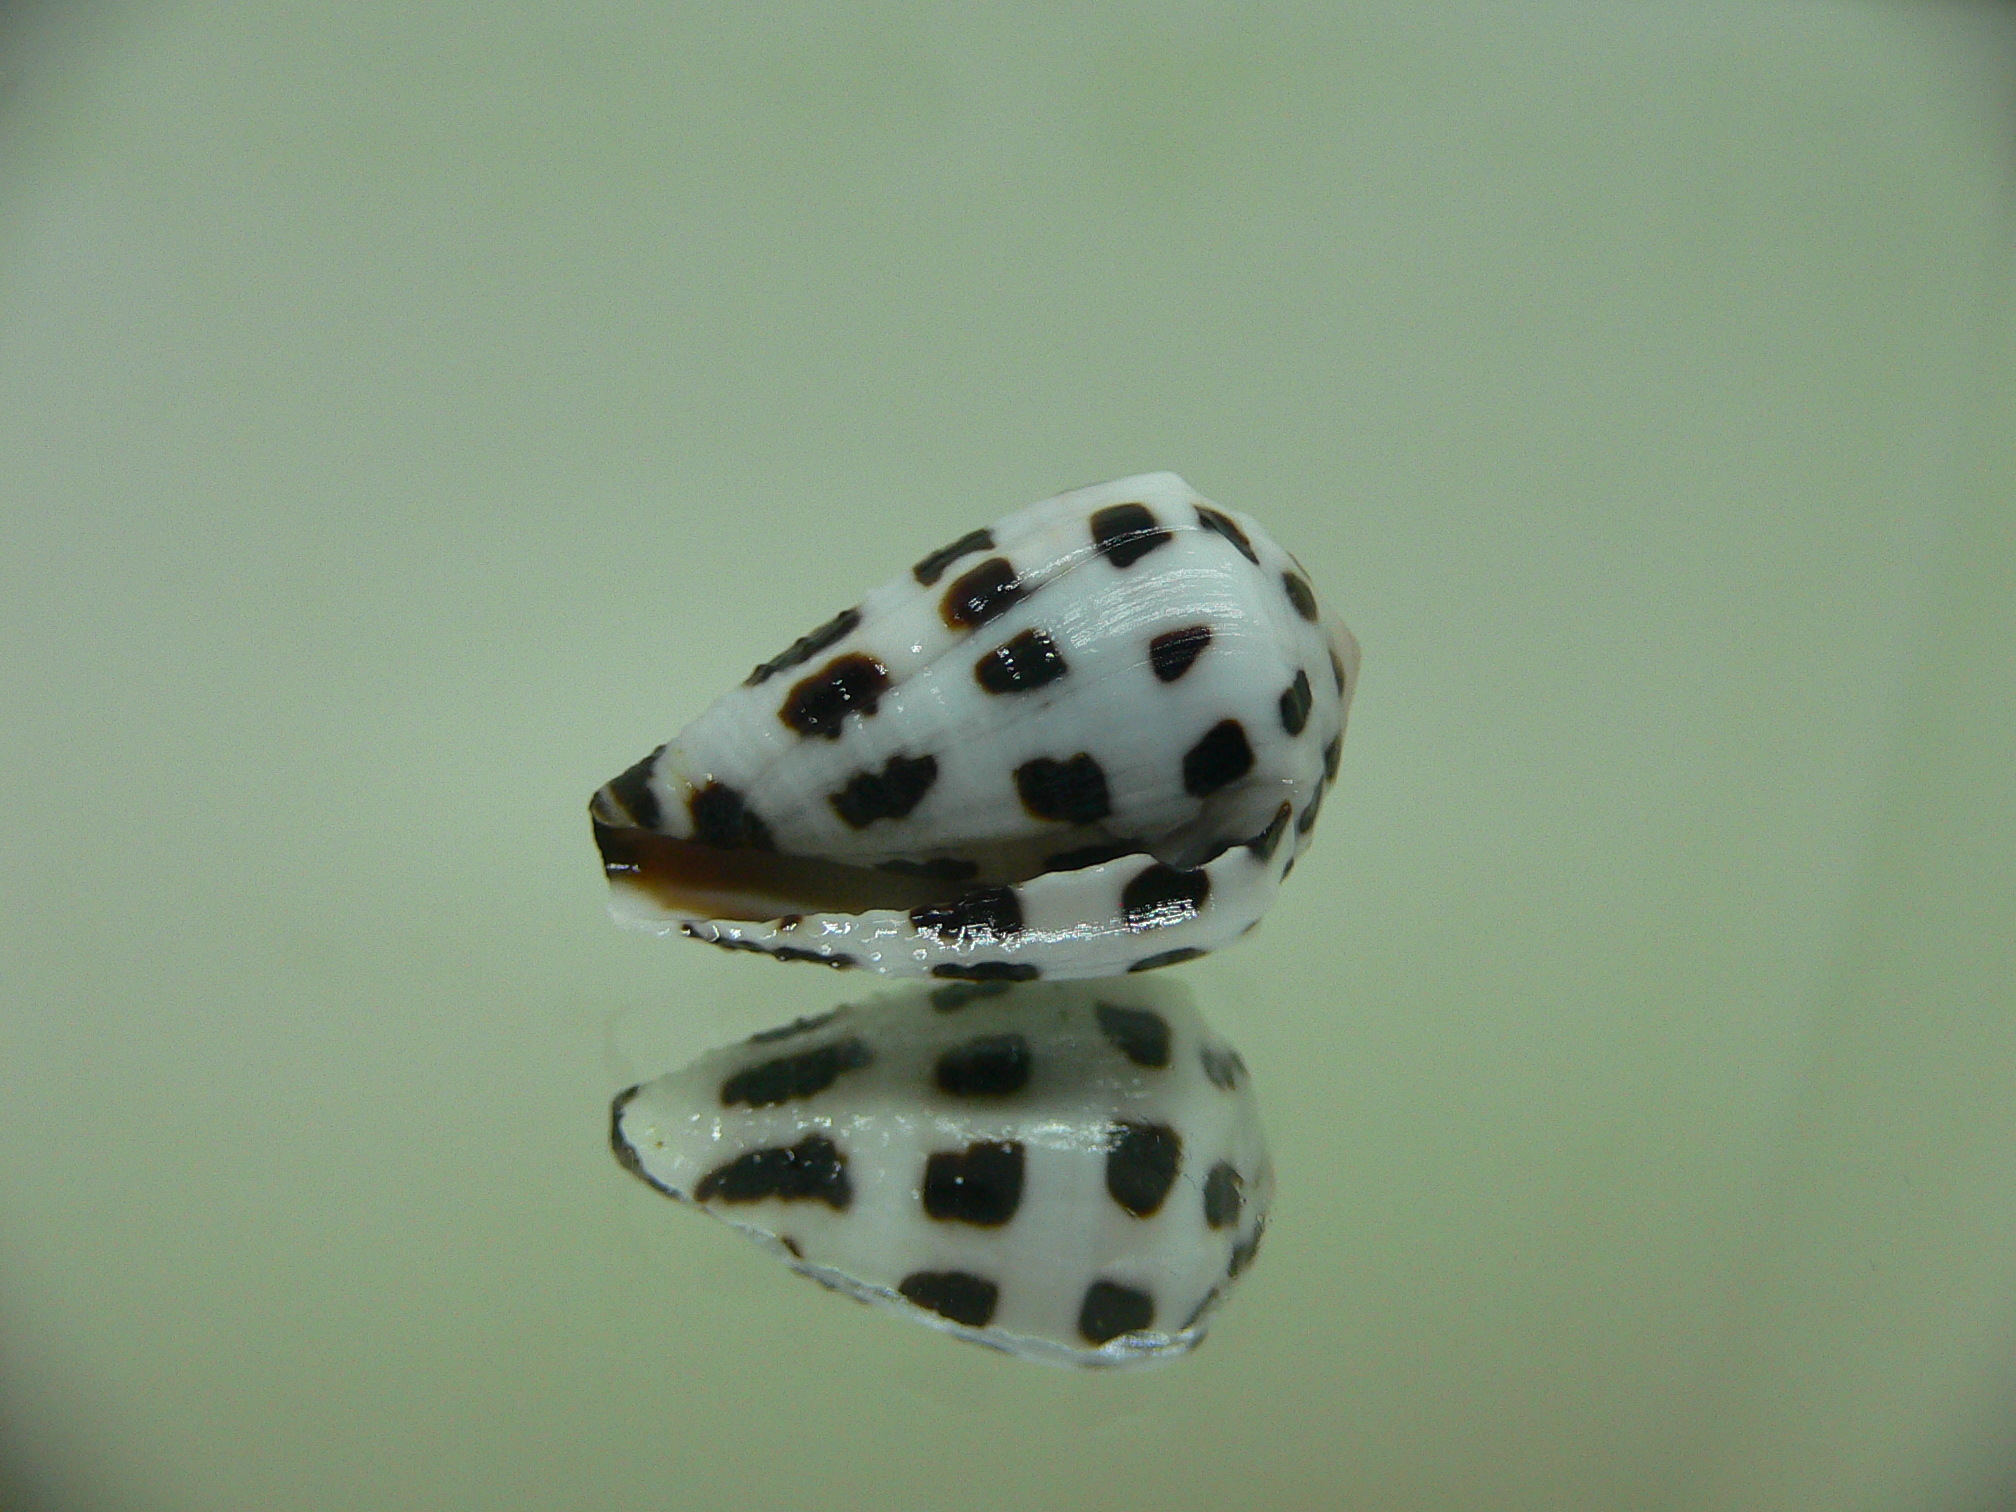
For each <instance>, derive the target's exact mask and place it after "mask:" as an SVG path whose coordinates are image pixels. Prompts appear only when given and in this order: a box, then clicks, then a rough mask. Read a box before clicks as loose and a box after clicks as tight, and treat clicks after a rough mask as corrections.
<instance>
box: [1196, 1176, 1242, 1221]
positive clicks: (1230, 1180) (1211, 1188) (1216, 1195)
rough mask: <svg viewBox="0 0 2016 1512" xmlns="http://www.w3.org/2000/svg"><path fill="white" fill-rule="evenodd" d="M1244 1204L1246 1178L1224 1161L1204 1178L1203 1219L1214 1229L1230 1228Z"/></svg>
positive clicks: (1237, 1218) (1237, 1219)
mask: <svg viewBox="0 0 2016 1512" xmlns="http://www.w3.org/2000/svg"><path fill="white" fill-rule="evenodd" d="M1245 1205H1246V1179H1245V1178H1244V1177H1243V1176H1241V1175H1240V1174H1239V1173H1238V1172H1237V1171H1235V1170H1233V1169H1232V1167H1231V1166H1229V1165H1227V1164H1226V1163H1225V1162H1224V1161H1222V1160H1221V1161H1219V1162H1218V1164H1216V1165H1214V1166H1213V1167H1211V1174H1210V1175H1209V1176H1206V1177H1205V1178H1204V1221H1205V1222H1206V1223H1207V1224H1209V1225H1210V1226H1211V1227H1212V1228H1214V1229H1220V1228H1230V1227H1231V1226H1232V1225H1233V1224H1235V1223H1237V1222H1238V1221H1239V1210H1240V1209H1241V1208H1243V1207H1244V1206H1245Z"/></svg>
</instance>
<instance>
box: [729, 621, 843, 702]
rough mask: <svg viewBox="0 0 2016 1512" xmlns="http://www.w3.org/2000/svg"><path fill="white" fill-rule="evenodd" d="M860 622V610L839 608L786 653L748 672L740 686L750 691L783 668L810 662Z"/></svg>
mask: <svg viewBox="0 0 2016 1512" xmlns="http://www.w3.org/2000/svg"><path fill="white" fill-rule="evenodd" d="M860 623H861V611H860V610H859V609H842V610H841V611H840V612H839V613H838V614H836V615H834V616H833V618H831V619H830V620H828V621H826V623H825V624H823V625H821V626H820V627H819V628H818V629H817V630H814V631H811V632H810V633H808V634H805V635H801V636H799V637H798V639H796V640H795V641H793V642H792V643H791V645H790V648H789V649H788V650H785V651H782V652H779V653H778V654H777V655H776V656H773V657H771V658H770V660H768V661H767V662H764V663H763V664H762V665H761V666H760V667H758V668H757V669H756V670H755V671H754V672H751V673H750V674H749V676H748V677H747V678H745V679H744V680H743V683H742V686H743V687H745V688H753V687H755V686H756V685H757V684H758V683H761V682H767V681H769V679H770V678H772V677H774V676H776V675H777V674H778V673H779V672H782V671H783V670H784V669H785V668H786V667H795V666H797V665H798V664H799V663H801V662H808V661H810V660H812V658H813V657H815V656H817V655H818V654H819V653H820V652H821V651H824V650H825V649H826V648H827V647H828V646H832V645H836V644H838V643H839V642H840V641H842V640H844V639H846V637H848V636H849V635H851V634H853V633H854V628H855V626H857V625H859V624H860Z"/></svg>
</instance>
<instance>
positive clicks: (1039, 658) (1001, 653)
mask: <svg viewBox="0 0 2016 1512" xmlns="http://www.w3.org/2000/svg"><path fill="white" fill-rule="evenodd" d="M1070 670H1071V669H1070V668H1069V667H1068V666H1066V665H1065V664H1064V658H1063V656H1061V655H1060V654H1059V653H1058V650H1057V647H1056V644H1055V643H1054V642H1053V641H1052V640H1051V639H1050V637H1049V636H1047V635H1045V634H1044V633H1043V632H1042V631H1041V630H1024V631H1023V632H1022V633H1021V634H1020V635H1018V636H1016V637H1014V638H1013V639H1012V640H1010V641H1008V642H1006V643H1005V644H1003V645H999V646H996V647H995V648H994V649H993V650H992V651H989V652H988V653H987V654H986V655H985V656H983V657H981V658H980V660H978V661H977V662H975V663H974V664H973V678H974V681H976V682H978V683H979V684H980V686H981V687H983V688H985V689H986V690H987V691H988V692H989V693H1033V692H1035V690H1036V689H1038V688H1040V687H1043V686H1044V685H1045V684H1047V683H1053V682H1055V681H1056V680H1057V679H1058V678H1060V677H1062V676H1063V675H1064V674H1065V673H1067V672H1069V671H1070Z"/></svg>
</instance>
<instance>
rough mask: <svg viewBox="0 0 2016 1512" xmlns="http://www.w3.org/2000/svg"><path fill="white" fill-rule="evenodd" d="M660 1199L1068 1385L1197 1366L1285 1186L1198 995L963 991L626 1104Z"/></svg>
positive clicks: (712, 1062)
mask: <svg viewBox="0 0 2016 1512" xmlns="http://www.w3.org/2000/svg"><path fill="white" fill-rule="evenodd" d="M610 1137H611V1144H612V1146H613V1148H614V1150H615V1153H616V1157H617V1159H618V1160H619V1161H620V1162H621V1163H622V1164H623V1165H624V1167H625V1168H626V1169H628V1170H629V1171H631V1172H632V1173H633V1174H634V1175H636V1176H638V1177H639V1178H640V1179H641V1180H643V1181H644V1182H645V1183H646V1184H648V1185H649V1186H651V1187H653V1188H655V1189H656V1190H657V1191H659V1192H661V1193H663V1194H665V1195H666V1196H669V1197H672V1198H674V1199H676V1200H677V1201H679V1202H682V1203H688V1204H691V1205H694V1206H697V1207H699V1208H701V1209H702V1210H703V1211H705V1212H707V1213H710V1214H712V1215H713V1216H715V1217H717V1218H720V1219H722V1220H724V1221H725V1222H728V1223H730V1224H732V1225H733V1226H734V1227H736V1228H737V1229H739V1230H741V1231H742V1232H743V1233H745V1234H747V1235H748V1236H749V1237H751V1238H753V1239H755V1240H756V1241H757V1242H758V1243H759V1244H761V1245H762V1246H763V1247H764V1248H766V1249H768V1250H770V1251H771V1252H773V1253H774V1254H776V1255H778V1256H779V1257H780V1258H782V1259H784V1260H785V1261H786V1262H787V1263H788V1264H789V1265H790V1267H791V1268H792V1269H793V1270H795V1271H797V1272H798V1273H799V1274H801V1275H804V1276H807V1277H809V1278H810V1279H812V1280H815V1281H818V1282H819V1283H820V1284H822V1285H824V1286H826V1287H829V1288H831V1289H833V1290H836V1291H841V1292H845V1293H847V1294H849V1295H851V1296H854V1297H856V1298H859V1299H860V1300H863V1301H866V1302H872V1303H876V1304H878V1305H881V1306H884V1307H888V1308H891V1309H893V1310H894V1311H896V1312H897V1313H899V1314H900V1315H902V1316H904V1317H907V1318H910V1319H912V1320H914V1321H917V1322H921V1323H926V1324H929V1325H931V1326H933V1327H935V1328H940V1329H943V1330H945V1331H946V1332H949V1333H952V1334H955V1335H957V1336H959V1337H961V1338H964V1339H968V1340H971V1341H973V1342H976V1343H981V1344H986V1345H990V1346H992V1347H994V1348H997V1349H1002V1350H1006V1351H1008V1352H1010V1353H1013V1354H1017V1355H1021V1356H1024V1357H1025V1358H1030V1359H1036V1360H1043V1361H1047V1362H1050V1363H1055V1364H1067V1365H1092V1366H1101V1365H1129V1364H1138V1363H1145V1362H1150V1361H1155V1360H1161V1359H1167V1358H1169V1357H1171V1356H1175V1355H1180V1354H1183V1353H1186V1352H1187V1351H1189V1350H1190V1349H1193V1348H1194V1347H1196V1345H1197V1343H1198V1342H1199V1341H1200V1340H1201V1339H1202V1338H1203V1336H1204V1330H1205V1328H1206V1326H1207V1324H1208V1322H1209V1321H1210V1318H1211V1316H1212V1314H1213V1312H1214V1311H1215V1310H1216V1309H1217V1307H1218V1306H1219V1304H1220V1303H1221V1302H1223V1301H1224V1300H1225V1298H1226V1296H1227V1295H1228V1294H1229V1292H1230V1289H1231V1287H1232V1284H1233V1282H1234V1280H1235V1278H1237V1277H1238V1276H1239V1275H1241V1274H1242V1273H1243V1272H1244V1271H1245V1270H1246V1268H1247V1266H1248V1265H1249V1264H1250V1263H1251V1262H1252V1260H1253V1258H1254V1255H1255V1253H1256V1252H1257V1250H1258V1248H1259V1244H1260V1236H1261V1233H1262V1230H1263V1229H1264V1228H1265V1225H1266V1221H1267V1208H1268V1204H1269V1201H1270V1200H1271V1197H1272V1193H1273V1186H1274V1173H1273V1167H1272V1164H1271V1162H1270V1161H1269V1159H1268V1155H1267V1148H1266V1142H1265V1140H1264V1138H1263V1136H1262V1133H1261V1128H1260V1119H1259V1112H1258V1108H1257V1105H1256V1103H1255V1100H1254V1096H1253V1089H1252V1083H1251V1077H1250V1075H1249V1073H1248V1072H1247V1069H1246V1066H1245V1064H1244V1062H1243V1061H1242V1060H1241V1059H1240V1057H1239V1055H1238V1053H1237V1051H1235V1050H1234V1049H1233V1048H1232V1047H1231V1046H1230V1045H1229V1044H1227V1043H1226V1042H1225V1041H1224V1040H1222V1039H1221V1038H1219V1037H1218V1036H1217V1035H1216V1034H1215V1033H1213V1032H1212V1031H1211V1029H1210V1028H1209V1027H1208V1026H1207V1025H1206V1024H1205V1023H1204V1021H1203V1020H1202V1019H1201V1018H1200V1017H1199V1016H1198V1014H1197V1012H1196V1010H1195V1009H1194V1008H1193V1007H1192V1006H1191V1004H1190V1002H1189V999H1188V997H1187V995H1186V994H1184V993H1183V992H1182V990H1181V989H1180V988H1179V987H1176V986H1175V985H1174V984H1171V983H1167V982H1161V983H1151V982H1149V981H1145V980H1137V981H1133V982H1121V983H1108V984H1100V985H1097V986H1095V985H1093V984H1062V985H1053V984H1048V983H1042V984H1036V985H1031V986H1014V985H1011V984H1006V983H950V984H946V985H943V986H939V987H936V988H933V989H930V990H929V991H925V990H923V989H920V988H909V989H906V990H904V991H902V992H900V993H898V994H895V995H892V996H891V997H890V998H888V999H886V1000H883V1001H881V1002H877V1003H873V1004H869V1005H865V1006H860V1007H843V1008H840V1009H838V1010H836V1011H834V1012H832V1013H830V1014H825V1015H821V1016H819V1017H817V1018H813V1019H807V1020H801V1021H799V1022H797V1023H793V1024H787V1025H785V1026H783V1027H782V1028H780V1029H774V1030H770V1031H767V1032H765V1033H762V1034H758V1035H756V1036H754V1037H753V1038H751V1039H749V1040H747V1041H745V1042H743V1043H740V1044H736V1045H731V1046H728V1047H726V1048H724V1049H721V1050H716V1051H714V1052H713V1053H711V1054H709V1055H707V1056H704V1057H702V1058H701V1059H700V1060H699V1061H697V1062H695V1063H694V1064H693V1065H691V1066H689V1067H687V1068H686V1069H685V1070H683V1071H679V1072H675V1073H673V1074H671V1075H669V1076H663V1077H660V1078H658V1079H657V1080H656V1081H651V1082H646V1083H644V1084H642V1085H640V1086H636V1087H632V1088H630V1089H629V1090H628V1091H626V1092H623V1093H622V1094H620V1095H619V1096H618V1097H617V1098H616V1100H615V1104H614V1108H613V1112H612V1116H611V1130H610Z"/></svg>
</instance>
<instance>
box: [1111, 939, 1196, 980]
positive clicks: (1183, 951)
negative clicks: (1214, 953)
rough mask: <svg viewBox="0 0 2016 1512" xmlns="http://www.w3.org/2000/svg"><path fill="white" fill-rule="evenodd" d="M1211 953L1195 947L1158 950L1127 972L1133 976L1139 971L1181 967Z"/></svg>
mask: <svg viewBox="0 0 2016 1512" xmlns="http://www.w3.org/2000/svg"><path fill="white" fill-rule="evenodd" d="M1210 953H1211V952H1210V951H1208V950H1200V949H1199V948H1198V947H1197V946H1195V945H1178V946H1177V947H1176V948H1175V949H1174V950H1158V951H1156V952H1155V954H1153V955H1145V956H1143V957H1141V959H1140V960H1138V961H1136V962H1135V963H1134V964H1133V965H1131V966H1129V967H1128V968H1127V972H1128V974H1129V975H1130V976H1131V975H1133V974H1134V973H1135V972H1137V971H1160V970H1161V969H1162V968H1163V967H1164V966H1181V965H1182V964H1183V963H1184V962H1185V961H1195V960H1200V959H1202V958H1203V957H1204V956H1207V955H1209V954H1210Z"/></svg>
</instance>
